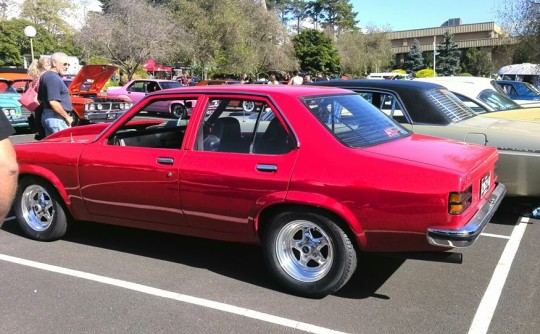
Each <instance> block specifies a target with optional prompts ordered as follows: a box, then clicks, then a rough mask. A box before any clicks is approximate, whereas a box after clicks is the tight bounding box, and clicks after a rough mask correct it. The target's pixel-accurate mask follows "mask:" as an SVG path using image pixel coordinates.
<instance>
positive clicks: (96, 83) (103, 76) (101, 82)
mask: <svg viewBox="0 0 540 334" xmlns="http://www.w3.org/2000/svg"><path fill="white" fill-rule="evenodd" d="M116 69H117V67H116V66H112V65H84V66H83V67H82V68H81V70H80V71H79V73H77V75H76V76H75V78H74V79H73V81H72V82H71V84H70V85H69V87H68V89H69V93H70V94H72V95H73V94H99V92H101V90H102V89H103V87H104V86H105V84H106V83H107V81H108V80H109V78H110V77H111V76H112V75H113V73H114V71H116ZM83 84H84V88H82V87H83ZM88 84H89V85H88Z"/></svg>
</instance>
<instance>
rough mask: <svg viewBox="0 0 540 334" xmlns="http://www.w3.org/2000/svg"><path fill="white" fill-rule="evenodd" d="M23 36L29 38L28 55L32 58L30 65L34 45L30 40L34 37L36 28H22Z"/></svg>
mask: <svg viewBox="0 0 540 334" xmlns="http://www.w3.org/2000/svg"><path fill="white" fill-rule="evenodd" d="M24 34H25V35H26V37H28V38H30V54H31V56H32V61H31V62H30V63H32V62H33V61H34V44H33V43H32V38H34V37H36V28H34V27H32V26H26V28H24Z"/></svg>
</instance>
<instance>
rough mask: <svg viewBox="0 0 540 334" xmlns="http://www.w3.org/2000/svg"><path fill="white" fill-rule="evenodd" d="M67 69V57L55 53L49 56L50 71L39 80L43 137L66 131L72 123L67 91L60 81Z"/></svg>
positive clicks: (63, 54)
mask: <svg viewBox="0 0 540 334" xmlns="http://www.w3.org/2000/svg"><path fill="white" fill-rule="evenodd" d="M68 67H69V63H68V56H67V55H66V54H65V53H63V52H55V53H53V54H52V55H51V69H50V70H49V71H46V72H45V73H43V74H42V75H41V78H40V80H39V92H38V100H39V101H40V102H41V103H42V104H43V115H42V118H41V124H42V125H43V128H44V129H45V136H49V135H51V134H53V133H55V132H58V131H60V130H64V129H67V128H69V127H70V126H71V123H73V117H71V115H70V112H71V110H72V105H71V99H70V96H69V91H68V89H67V87H66V85H65V84H64V82H63V81H62V75H63V74H64V73H65V72H66V70H67V68H68Z"/></svg>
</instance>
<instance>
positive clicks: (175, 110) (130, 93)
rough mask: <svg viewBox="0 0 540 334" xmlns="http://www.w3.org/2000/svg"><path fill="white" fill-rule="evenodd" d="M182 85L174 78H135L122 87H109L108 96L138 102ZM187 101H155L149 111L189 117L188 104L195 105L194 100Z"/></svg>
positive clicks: (176, 116)
mask: <svg viewBox="0 0 540 334" xmlns="http://www.w3.org/2000/svg"><path fill="white" fill-rule="evenodd" d="M180 87H182V85H181V84H180V83H179V82H178V81H174V80H163V79H135V80H131V81H130V82H128V83H127V84H125V85H124V86H122V87H109V88H108V89H107V96H109V97H124V98H128V99H130V100H131V101H132V102H133V103H137V102H139V101H140V100H141V99H142V98H144V97H145V96H146V95H148V94H150V93H153V92H157V91H161V90H164V89H171V88H180ZM187 102H188V101H184V100H175V101H171V100H168V101H164V102H162V103H154V104H152V106H149V108H150V109H148V110H147V112H151V113H160V114H166V115H168V116H172V117H174V118H187V117H188V116H189V115H190V114H191V107H189V108H188V107H187V105H188V104H189V105H193V101H191V102H190V103H187Z"/></svg>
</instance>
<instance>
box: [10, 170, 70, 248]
mask: <svg viewBox="0 0 540 334" xmlns="http://www.w3.org/2000/svg"><path fill="white" fill-rule="evenodd" d="M61 201H62V200H61V197H60V195H58V192H57V191H56V189H55V188H54V187H53V186H51V185H50V184H49V183H47V182H46V181H44V180H41V179H38V178H34V177H27V178H22V179H21V180H19V185H18V191H17V196H16V198H15V203H14V208H15V215H16V216H17V222H18V223H19V226H20V227H21V229H22V230H23V232H24V234H25V235H26V236H28V237H29V238H31V239H35V240H40V241H52V240H57V239H60V238H61V237H63V236H64V235H65V234H66V231H67V225H68V218H67V216H66V213H65V211H64V208H63V206H62V202H61Z"/></svg>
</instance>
